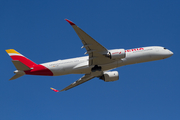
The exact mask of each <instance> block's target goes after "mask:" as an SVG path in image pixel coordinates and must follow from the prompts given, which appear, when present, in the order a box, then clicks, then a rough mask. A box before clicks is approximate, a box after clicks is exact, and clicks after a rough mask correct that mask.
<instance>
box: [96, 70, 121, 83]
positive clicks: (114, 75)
mask: <svg viewBox="0 0 180 120" xmlns="http://www.w3.org/2000/svg"><path fill="white" fill-rule="evenodd" d="M99 79H101V80H104V81H105V82H112V81H116V80H118V79H119V73H118V72H117V71H108V72H104V74H103V75H102V76H101V77H100V78H99Z"/></svg>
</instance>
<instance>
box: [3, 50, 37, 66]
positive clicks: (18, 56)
mask: <svg viewBox="0 0 180 120" xmlns="http://www.w3.org/2000/svg"><path fill="white" fill-rule="evenodd" d="M6 52H7V53H8V54H9V56H10V57H11V58H12V59H13V61H20V62H21V63H23V64H24V65H26V66H28V67H29V68H32V67H33V66H35V65H37V64H36V63H34V62H33V61H31V60H29V59H28V58H26V57H25V56H23V55H22V54H20V53H18V52H17V51H15V50H14V49H8V50H6Z"/></svg>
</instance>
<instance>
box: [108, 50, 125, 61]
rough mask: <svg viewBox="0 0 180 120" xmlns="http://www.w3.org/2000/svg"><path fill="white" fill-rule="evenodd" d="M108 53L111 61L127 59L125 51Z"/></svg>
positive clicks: (110, 51)
mask: <svg viewBox="0 0 180 120" xmlns="http://www.w3.org/2000/svg"><path fill="white" fill-rule="evenodd" d="M108 52H109V53H108V57H110V59H122V58H125V57H126V52H125V49H114V50H109V51H108Z"/></svg>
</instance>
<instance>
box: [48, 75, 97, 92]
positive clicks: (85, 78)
mask: <svg viewBox="0 0 180 120" xmlns="http://www.w3.org/2000/svg"><path fill="white" fill-rule="evenodd" d="M92 78H94V76H92V75H91V74H85V75H84V76H83V77H81V78H80V79H79V80H77V81H75V82H74V83H72V84H70V85H69V86H67V87H66V88H64V89H62V90H56V89H54V88H51V89H52V90H53V91H55V92H62V91H66V90H69V89H71V88H73V87H76V86H78V85H80V84H82V83H84V82H87V81H89V80H91V79H92Z"/></svg>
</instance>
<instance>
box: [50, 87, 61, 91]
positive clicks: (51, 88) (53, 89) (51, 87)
mask: <svg viewBox="0 0 180 120" xmlns="http://www.w3.org/2000/svg"><path fill="white" fill-rule="evenodd" d="M50 89H51V90H53V91H54V92H59V90H56V89H54V88H52V87H51V88H50Z"/></svg>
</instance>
